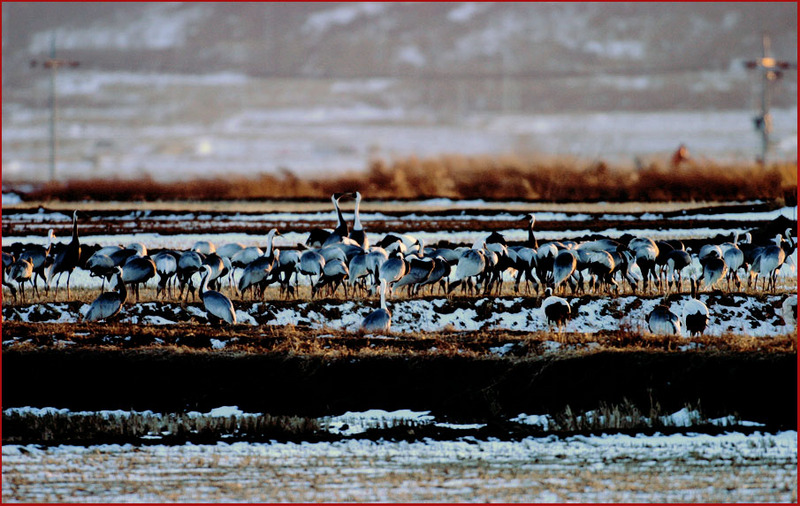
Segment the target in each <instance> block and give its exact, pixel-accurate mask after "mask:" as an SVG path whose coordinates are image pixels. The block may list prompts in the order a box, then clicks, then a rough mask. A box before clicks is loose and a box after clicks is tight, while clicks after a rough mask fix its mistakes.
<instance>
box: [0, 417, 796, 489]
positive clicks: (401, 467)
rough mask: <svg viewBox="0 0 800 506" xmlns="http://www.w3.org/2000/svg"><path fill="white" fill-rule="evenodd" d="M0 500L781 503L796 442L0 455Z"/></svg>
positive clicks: (125, 449)
mask: <svg viewBox="0 0 800 506" xmlns="http://www.w3.org/2000/svg"><path fill="white" fill-rule="evenodd" d="M2 452H3V453H2V456H3V501H4V502H83V501H89V502H95V501H96V502H217V501H233V502H320V501H324V502H328V501H334V502H345V501H346V502H374V501H379V502H384V501H386V502H406V501H416V502H420V501H438V502H761V501H766V502H794V501H796V500H797V432H796V431H787V432H781V433H777V434H762V433H758V432H756V433H753V434H749V435H746V434H742V433H736V432H733V433H726V434H722V435H717V436H709V435H702V434H695V433H687V434H675V435H654V436H642V435H636V436H627V435H606V436H575V437H567V438H559V437H555V436H550V437H545V438H533V437H529V438H525V439H522V440H520V441H501V440H496V439H489V440H477V439H474V438H471V437H466V438H461V439H458V440H455V441H433V440H423V441H414V442H404V441H384V440H381V441H370V440H365V439H364V440H359V439H356V440H347V441H341V442H332V443H291V442H286V443H279V442H271V443H256V444H253V443H232V444H228V443H218V444H216V445H193V444H188V445H183V446H163V445H145V446H134V445H99V446H88V447H81V446H65V445H61V446H53V447H41V446H37V445H25V446H19V445H4V446H3V450H2Z"/></svg>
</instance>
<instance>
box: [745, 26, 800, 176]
mask: <svg viewBox="0 0 800 506" xmlns="http://www.w3.org/2000/svg"><path fill="white" fill-rule="evenodd" d="M761 40H762V45H763V48H764V49H763V53H762V54H763V56H762V57H761V58H760V59H758V60H750V61H746V62H745V63H744V64H745V67H747V68H748V69H757V70H758V71H759V72H761V110H760V111H759V114H758V116H756V117H755V118H753V121H754V123H755V127H756V130H758V132H759V133H760V134H761V158H759V159H758V160H757V161H758V162H759V163H760V164H761V166H762V167H766V166H767V152H768V151H769V134H770V133H771V132H772V115H771V114H770V112H769V108H770V101H771V98H772V96H771V84H772V82H774V81H777V80H778V79H780V78H781V77H783V72H784V71H785V70H788V69H792V68H797V65H796V64H793V63H789V62H787V61H778V60H776V59H775V58H773V56H772V49H771V47H770V40H769V35H767V34H766V33H764V34H763V36H762V39H761Z"/></svg>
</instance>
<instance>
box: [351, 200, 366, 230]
mask: <svg viewBox="0 0 800 506" xmlns="http://www.w3.org/2000/svg"><path fill="white" fill-rule="evenodd" d="M360 205H361V195H357V196H356V210H355V217H354V218H353V230H363V229H364V227H362V226H361V217H360V216H359V215H358V207H359V206H360Z"/></svg>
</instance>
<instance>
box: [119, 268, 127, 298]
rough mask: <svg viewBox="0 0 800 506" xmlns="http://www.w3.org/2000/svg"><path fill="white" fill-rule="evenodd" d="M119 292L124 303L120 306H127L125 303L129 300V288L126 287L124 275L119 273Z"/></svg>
mask: <svg viewBox="0 0 800 506" xmlns="http://www.w3.org/2000/svg"><path fill="white" fill-rule="evenodd" d="M117 290H118V292H119V295H120V299H122V302H121V303H120V305H122V304H125V301H126V300H128V287H127V286H125V281H123V280H122V274H120V273H119V272H117Z"/></svg>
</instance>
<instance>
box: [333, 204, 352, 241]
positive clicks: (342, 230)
mask: <svg viewBox="0 0 800 506" xmlns="http://www.w3.org/2000/svg"><path fill="white" fill-rule="evenodd" d="M331 200H332V201H333V207H335V208H336V219H337V220H338V224H337V225H336V230H335V232H338V233H339V235H341V236H342V237H344V236H346V235H347V234H348V232H349V229H348V227H347V222H346V221H344V215H343V214H342V210H341V209H339V201H338V200H336V198H334V197H331Z"/></svg>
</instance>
